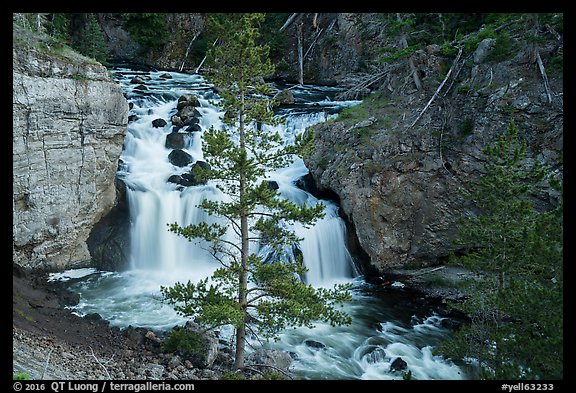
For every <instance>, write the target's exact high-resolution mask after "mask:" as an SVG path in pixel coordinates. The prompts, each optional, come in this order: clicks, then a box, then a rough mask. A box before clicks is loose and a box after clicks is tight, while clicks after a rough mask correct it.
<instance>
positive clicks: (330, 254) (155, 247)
mask: <svg viewBox="0 0 576 393" xmlns="http://www.w3.org/2000/svg"><path fill="white" fill-rule="evenodd" d="M197 83H199V84H201V83H203V82H202V81H201V80H197ZM195 93H196V94H197V96H198V98H199V101H200V103H201V107H200V108H198V110H199V111H200V112H201V114H202V117H201V118H200V119H201V120H200V123H199V124H200V126H201V128H202V132H203V131H204V130H207V129H209V128H210V127H221V125H222V123H221V121H220V119H219V116H220V115H221V113H220V111H219V110H220V109H219V108H218V107H217V106H214V105H213V104H212V103H211V102H210V101H209V100H208V99H207V98H206V97H207V96H210V97H212V96H213V93H212V92H211V91H209V90H197V91H195ZM132 94H135V95H136V96H137V99H136V100H134V101H133V102H135V104H134V107H133V109H132V112H131V113H134V114H136V115H137V116H138V117H139V118H138V120H136V121H134V122H131V123H130V124H129V127H128V135H127V137H126V141H125V149H124V151H123V154H122V157H121V160H122V163H123V169H122V171H121V178H122V180H123V181H124V182H125V183H126V185H127V190H128V191H127V195H128V203H129V206H130V217H131V244H132V249H131V255H130V258H131V260H130V266H131V267H132V268H133V269H144V270H160V271H163V272H166V271H175V272H179V274H180V275H181V277H182V274H184V275H185V274H191V275H192V276H193V277H197V278H201V275H202V274H206V273H208V272H210V270H211V269H214V266H215V261H214V260H213V258H212V257H211V255H210V254H209V253H208V252H207V251H206V248H207V247H206V244H197V242H189V241H188V240H187V239H184V238H182V237H179V236H177V235H175V234H173V233H171V232H169V231H167V224H168V223H178V224H179V225H180V226H186V225H189V224H198V223H200V222H204V221H214V220H217V218H214V217H209V216H208V215H207V214H206V213H205V212H204V211H203V210H201V209H199V208H197V207H196V206H197V205H198V204H199V203H200V202H201V201H202V200H203V199H205V198H209V199H213V200H221V198H223V197H224V196H222V195H221V194H220V193H219V191H218V190H217V189H216V187H215V186H214V185H212V184H211V182H209V183H208V184H207V185H205V186H194V187H187V188H185V189H184V190H182V189H181V187H178V186H177V185H176V184H171V183H168V182H167V181H166V180H167V179H168V177H170V176H171V175H173V174H182V173H184V172H187V171H189V169H190V165H192V164H190V165H188V166H186V167H183V168H177V167H175V166H174V165H172V164H171V163H170V162H169V160H168V154H169V153H170V151H171V149H169V148H166V147H165V140H166V135H167V134H168V133H170V132H171V127H172V125H171V122H170V121H169V119H170V116H171V114H173V112H174V111H175V108H176V103H177V100H178V98H179V97H178V95H177V94H174V95H173V96H172V97H169V96H166V95H164V96H163V97H164V99H165V100H166V102H162V101H161V102H158V98H157V96H156V95H151V96H144V97H142V96H141V93H140V92H135V91H133V93H132ZM157 118H161V119H165V120H167V124H166V125H165V126H164V127H163V128H154V127H153V125H152V121H153V120H155V119H157ZM323 120H326V114H325V113H322V112H321V113H305V114H302V113H300V114H296V115H288V116H286V118H285V124H283V125H280V126H275V127H269V128H270V130H269V131H270V132H276V131H278V132H280V133H281V135H283V137H284V139H285V140H286V143H292V142H293V141H294V138H295V137H296V135H298V134H300V133H302V132H304V130H305V129H306V127H308V126H311V125H313V124H316V123H318V122H319V121H323ZM265 127H267V126H265ZM202 132H197V133H194V134H192V135H193V136H192V137H190V138H188V139H187V143H186V145H185V148H184V149H183V150H184V151H185V152H187V153H188V154H190V155H191V156H192V163H193V162H195V161H196V160H202V159H203V154H202V140H201V135H202ZM307 173H308V169H307V168H306V167H305V165H304V163H303V162H302V160H301V159H300V158H295V160H294V162H293V163H292V164H291V165H290V166H288V167H287V168H282V169H281V170H277V171H275V172H273V173H270V174H269V176H268V177H267V179H268V180H274V181H276V182H277V183H278V185H279V194H280V195H281V196H282V197H284V198H287V199H290V200H292V201H294V202H296V203H307V204H316V203H319V202H322V203H324V204H325V205H326V209H325V217H324V218H323V219H321V220H319V221H318V222H317V224H316V225H315V226H313V227H311V228H304V227H303V226H302V225H298V224H294V228H293V229H294V230H295V231H296V233H297V235H298V236H299V237H300V238H302V239H304V240H303V241H302V242H301V243H300V244H299V245H298V248H299V249H300V251H301V252H302V256H303V262H304V265H305V266H306V267H307V268H308V269H309V271H308V274H307V275H306V277H305V279H306V281H307V282H309V283H311V284H313V285H326V284H328V283H330V282H331V281H333V280H345V279H350V278H353V277H354V276H355V275H356V274H357V273H356V270H355V268H354V264H353V261H352V258H351V256H350V254H349V253H348V250H347V248H346V227H345V225H344V223H343V221H342V219H341V218H340V217H339V216H338V206H336V205H335V204H334V203H333V202H330V201H318V200H317V199H316V198H314V197H313V196H312V195H310V194H308V193H307V192H306V191H303V190H301V189H299V188H298V187H296V186H295V182H296V181H297V180H298V179H299V178H300V177H302V176H304V175H305V174H307Z"/></svg>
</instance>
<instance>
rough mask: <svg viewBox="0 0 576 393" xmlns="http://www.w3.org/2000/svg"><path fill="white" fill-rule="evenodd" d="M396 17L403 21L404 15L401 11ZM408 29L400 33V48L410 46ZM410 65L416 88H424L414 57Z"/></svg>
mask: <svg viewBox="0 0 576 393" xmlns="http://www.w3.org/2000/svg"><path fill="white" fill-rule="evenodd" d="M396 19H397V20H398V22H402V17H401V16H400V13H397V14H396ZM406 36H407V34H406V29H404V28H402V33H401V35H400V50H403V49H406V48H408V40H407V39H406ZM408 65H409V66H410V72H411V74H412V79H414V84H415V85H416V89H418V90H420V89H421V88H422V83H421V82H420V78H419V77H418V72H417V70H416V66H415V65H414V60H412V57H409V58H408Z"/></svg>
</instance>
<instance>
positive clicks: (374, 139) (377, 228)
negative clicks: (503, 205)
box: [306, 26, 563, 272]
mask: <svg viewBox="0 0 576 393" xmlns="http://www.w3.org/2000/svg"><path fill="white" fill-rule="evenodd" d="M548 27H549V26H548ZM516 28H517V29H518V27H516ZM507 34H508V35H507V36H508V37H511V44H510V45H509V51H508V52H507V53H505V54H504V55H503V56H502V55H501V56H499V57H496V56H491V53H492V52H491V51H493V50H495V49H494V48H496V46H495V40H494V39H486V40H482V41H481V42H480V43H479V44H478V45H475V46H474V47H470V48H469V51H468V52H464V54H462V53H460V55H457V53H456V52H452V54H451V55H450V56H446V54H445V51H443V50H442V48H441V47H440V46H438V45H429V46H427V47H425V48H424V49H420V50H416V51H414V53H412V54H411V55H410V56H409V57H404V58H402V59H398V60H397V61H394V62H391V63H390V64H389V65H387V66H384V67H382V68H381V82H379V83H378V84H377V85H378V86H379V87H378V88H375V89H374V91H373V93H372V94H371V95H370V96H369V97H367V98H366V99H365V100H364V102H363V104H362V105H361V106H358V107H356V108H353V109H349V110H347V111H345V112H343V113H342V114H341V115H340V116H339V118H338V119H336V120H335V121H330V122H328V123H325V124H323V125H320V126H317V127H314V132H315V135H316V149H315V152H314V153H313V154H312V156H311V157H310V158H308V159H307V160H306V164H307V166H308V167H309V168H310V171H311V173H312V175H313V177H314V179H315V180H316V183H317V185H318V187H319V188H320V189H323V190H330V191H333V192H335V193H336V194H338V195H339V197H340V203H341V207H342V210H343V215H345V216H346V217H347V218H348V220H349V221H350V222H351V223H353V225H354V227H355V230H356V234H357V237H358V245H359V247H360V248H361V249H362V250H363V251H364V252H366V254H367V255H368V258H369V264H368V265H367V266H365V268H366V269H368V270H370V268H374V269H375V270H376V271H377V272H386V271H390V270H393V269H395V268H398V267H400V266H405V265H406V264H424V265H425V264H431V263H437V262H438V260H440V259H442V258H443V257H445V256H447V255H448V254H449V253H450V252H452V251H454V247H453V245H452V239H454V236H455V234H456V232H457V230H458V228H457V220H458V218H459V217H460V216H461V215H462V214H474V212H473V210H472V209H471V206H470V205H469V204H468V202H467V201H466V200H465V199H463V198H462V196H461V195H462V194H461V192H460V191H461V190H462V189H464V188H466V187H467V186H468V185H469V184H470V183H469V182H471V181H472V182H473V181H474V180H475V179H476V178H477V177H478V175H479V174H480V173H481V171H482V168H483V164H484V156H483V153H482V149H483V148H484V147H485V146H486V145H487V144H489V143H490V142H492V141H494V140H495V139H496V138H497V137H498V135H501V134H502V133H503V132H504V131H505V130H506V127H507V125H508V124H509V122H510V121H512V120H513V121H514V122H515V124H516V125H517V126H518V128H519V130H520V137H521V138H522V139H525V140H526V141H527V142H528V155H529V157H530V160H531V161H539V162H540V163H542V164H544V165H547V166H548V167H550V168H551V170H552V171H553V172H554V173H555V174H556V175H558V176H559V177H560V178H562V173H563V165H562V151H563V74H562V71H561V69H560V70H558V69H554V68H553V67H552V64H554V59H555V58H556V59H557V58H558V56H560V57H561V56H562V55H561V53H562V40H561V36H560V35H559V34H558V33H557V32H555V31H553V30H548V29H547V28H545V27H542V29H541V30H539V32H538V34H539V37H540V38H541V39H540V40H538V42H539V45H534V44H533V42H526V41H525V40H523V38H522V37H525V35H526V34H525V32H524V31H520V29H518V30H515V29H514V28H511V29H510V30H509V31H508V32H507ZM464 45H465V44H463V43H460V47H464ZM455 47H458V44H455ZM538 58H539V59H540V60H541V61H542V65H548V68H547V70H548V72H547V73H543V72H542V69H544V71H545V70H546V67H544V68H541V67H540V65H539V60H538ZM412 66H413V68H411V67H412ZM412 72H414V73H416V76H418V82H420V86H418V85H417V84H416V80H415V79H414V78H412V76H413V75H412V74H411V73H412ZM545 76H546V80H545ZM542 187H543V190H544V191H543V192H542V194H541V195H537V196H535V198H536V201H537V206H538V207H539V208H541V209H546V208H548V207H550V206H553V205H555V204H556V203H557V202H558V198H559V195H558V194H557V193H555V192H554V190H552V189H550V188H549V187H547V185H546V184H543V185H542Z"/></svg>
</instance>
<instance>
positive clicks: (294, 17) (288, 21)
mask: <svg viewBox="0 0 576 393" xmlns="http://www.w3.org/2000/svg"><path fill="white" fill-rule="evenodd" d="M298 15H300V14H299V13H294V14H292V15H290V17H289V18H288V19H286V22H284V24H283V25H282V27H281V28H280V30H278V31H283V30H285V29H286V28H287V27H288V26H290V25H291V24H292V22H294V19H296V17H297V16H298Z"/></svg>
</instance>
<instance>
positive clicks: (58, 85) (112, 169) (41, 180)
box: [12, 43, 128, 270]
mask: <svg viewBox="0 0 576 393" xmlns="http://www.w3.org/2000/svg"><path fill="white" fill-rule="evenodd" d="M12 75H13V99H12V106H13V131H12V138H13V148H12V151H13V204H12V210H13V259H14V262H16V263H18V264H20V265H22V266H25V267H29V268H34V269H47V270H61V269H65V268H71V267H77V266H80V265H83V264H86V263H87V261H88V260H89V258H90V254H89V252H88V248H87V245H86V240H87V238H88V236H89V233H90V230H91V229H92V227H93V225H94V224H95V223H96V222H98V221H99V220H100V218H101V217H102V216H103V215H104V214H106V213H107V212H108V211H109V210H110V209H111V208H112V207H113V206H114V204H115V203H116V190H115V182H114V179H115V176H116V170H117V166H118V159H119V156H120V153H121V150H122V146H123V140H124V135H125V132H126V125H127V119H128V118H127V115H128V103H127V101H126V99H125V98H124V96H123V93H122V89H121V87H120V86H119V85H118V84H117V83H115V82H114V81H113V80H112V79H111V77H110V75H109V74H108V72H107V70H106V68H105V67H103V66H102V65H100V64H97V63H95V62H93V61H90V60H89V59H86V58H83V57H80V56H78V55H74V56H65V55H62V54H56V53H47V51H42V50H36V49H33V48H32V47H25V46H24V47H20V46H18V45H16V43H15V45H14V48H13V74H12Z"/></svg>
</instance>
